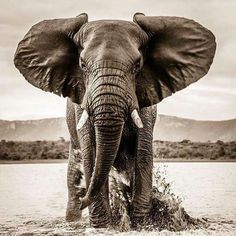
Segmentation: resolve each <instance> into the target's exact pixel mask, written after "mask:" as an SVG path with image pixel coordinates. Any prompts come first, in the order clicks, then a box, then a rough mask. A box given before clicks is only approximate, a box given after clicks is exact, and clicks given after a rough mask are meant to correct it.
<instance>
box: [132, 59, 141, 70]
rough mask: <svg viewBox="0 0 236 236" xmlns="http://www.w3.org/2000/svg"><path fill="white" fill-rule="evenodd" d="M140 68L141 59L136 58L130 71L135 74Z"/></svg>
mask: <svg viewBox="0 0 236 236" xmlns="http://www.w3.org/2000/svg"><path fill="white" fill-rule="evenodd" d="M140 69H141V59H138V60H137V61H136V62H135V63H134V65H133V69H132V72H133V73H134V74H136V73H138V72H139V71H140Z"/></svg>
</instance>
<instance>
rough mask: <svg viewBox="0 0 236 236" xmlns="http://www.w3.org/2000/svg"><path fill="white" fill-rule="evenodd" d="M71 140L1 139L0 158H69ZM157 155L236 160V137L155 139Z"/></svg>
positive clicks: (156, 157)
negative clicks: (200, 140)
mask: <svg viewBox="0 0 236 236" xmlns="http://www.w3.org/2000/svg"><path fill="white" fill-rule="evenodd" d="M68 150H69V142H68V141H65V140H64V138H60V140H58V141H31V142H26V141H6V140H1V141H0V160H1V161H10V160H12V161H20V160H47V159H48V160H58V159H67V158H68ZM153 151H154V158H155V159H157V160H167V159H168V160H178V161H181V160H183V161H184V160H193V161H194V160H196V161H199V160H200V161H201V160H228V161H235V160H236V141H233V142H223V141H217V142H204V143H201V142H191V141H189V140H183V141H182V142H169V141H154V142H153Z"/></svg>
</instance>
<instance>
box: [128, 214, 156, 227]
mask: <svg viewBox="0 0 236 236" xmlns="http://www.w3.org/2000/svg"><path fill="white" fill-rule="evenodd" d="M131 224H132V228H143V227H145V226H148V225H150V224H151V219H150V215H149V214H148V215H143V216H133V217H132V220H131Z"/></svg>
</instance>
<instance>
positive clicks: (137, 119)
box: [131, 109, 143, 129]
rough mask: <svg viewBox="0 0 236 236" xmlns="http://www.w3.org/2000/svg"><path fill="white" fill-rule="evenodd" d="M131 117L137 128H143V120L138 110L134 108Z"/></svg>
mask: <svg viewBox="0 0 236 236" xmlns="http://www.w3.org/2000/svg"><path fill="white" fill-rule="evenodd" d="M131 117H132V119H133V121H134V123H135V124H136V126H137V127H138V128H140V129H141V128H143V122H142V120H141V118H140V116H139V114H138V111H137V110H136V109H134V110H133V111H132V113H131Z"/></svg>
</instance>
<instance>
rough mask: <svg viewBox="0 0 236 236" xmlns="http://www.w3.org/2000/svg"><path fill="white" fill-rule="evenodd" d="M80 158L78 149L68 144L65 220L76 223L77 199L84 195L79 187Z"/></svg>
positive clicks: (80, 177) (82, 189)
mask: <svg viewBox="0 0 236 236" xmlns="http://www.w3.org/2000/svg"><path fill="white" fill-rule="evenodd" d="M82 175H83V173H82V157H81V154H80V152H79V149H75V148H74V146H73V143H72V142H71V144H70V151H69V162H68V170H67V187H68V202H67V209H66V220H67V221H76V220H79V219H80V218H81V210H79V206H80V200H79V198H80V197H82V196H83V194H84V190H85V189H84V188H82V186H81V180H82Z"/></svg>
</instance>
